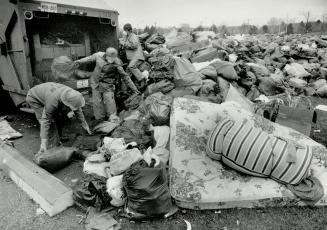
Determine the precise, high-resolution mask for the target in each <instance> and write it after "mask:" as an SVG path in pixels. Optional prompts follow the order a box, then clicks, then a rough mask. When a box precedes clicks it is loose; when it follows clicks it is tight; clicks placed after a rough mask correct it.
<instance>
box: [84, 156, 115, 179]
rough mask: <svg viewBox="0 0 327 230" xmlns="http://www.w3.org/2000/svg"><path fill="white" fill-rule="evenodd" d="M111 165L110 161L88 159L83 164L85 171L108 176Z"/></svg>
mask: <svg viewBox="0 0 327 230" xmlns="http://www.w3.org/2000/svg"><path fill="white" fill-rule="evenodd" d="M109 166H110V164H109V162H91V161H89V160H87V159H86V160H85V161H84V164H83V172H84V173H86V174H96V175H98V176H102V177H106V178H108V176H109V175H108V173H107V171H108V170H109Z"/></svg>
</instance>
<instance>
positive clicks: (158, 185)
mask: <svg viewBox="0 0 327 230" xmlns="http://www.w3.org/2000/svg"><path fill="white" fill-rule="evenodd" d="M123 186H124V188H125V191H126V195H127V205H126V209H127V210H128V212H129V214H130V217H131V218H132V219H144V218H154V217H163V216H164V215H165V214H167V213H169V211H170V210H171V209H172V202H171V197H170V193H169V189H168V180H167V175H166V171H165V169H164V168H162V167H157V168H150V167H149V166H148V164H147V163H146V162H145V161H144V160H141V161H138V162H136V163H135V164H133V165H131V167H130V168H129V169H128V170H127V171H126V172H125V174H124V177H123Z"/></svg>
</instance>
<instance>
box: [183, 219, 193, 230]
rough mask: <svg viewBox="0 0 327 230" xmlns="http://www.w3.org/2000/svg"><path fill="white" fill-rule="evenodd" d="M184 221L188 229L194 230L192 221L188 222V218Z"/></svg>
mask: <svg viewBox="0 0 327 230" xmlns="http://www.w3.org/2000/svg"><path fill="white" fill-rule="evenodd" d="M184 222H185V223H186V229H187V230H192V225H191V223H190V222H188V221H187V220H184Z"/></svg>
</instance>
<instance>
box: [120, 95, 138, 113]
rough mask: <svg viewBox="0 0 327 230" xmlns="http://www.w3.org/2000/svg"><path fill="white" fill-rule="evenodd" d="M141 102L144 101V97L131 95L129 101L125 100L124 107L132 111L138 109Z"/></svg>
mask: <svg viewBox="0 0 327 230" xmlns="http://www.w3.org/2000/svg"><path fill="white" fill-rule="evenodd" d="M141 101H142V96H141V95H139V94H137V93H135V94H133V95H131V96H130V97H129V98H127V100H125V102H124V106H125V108H126V109H128V110H130V109H132V110H133V109H136V108H137V107H139V105H140V102H141Z"/></svg>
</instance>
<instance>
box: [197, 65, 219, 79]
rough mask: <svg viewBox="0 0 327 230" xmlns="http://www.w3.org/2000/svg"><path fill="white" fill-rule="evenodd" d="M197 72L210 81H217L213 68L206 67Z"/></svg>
mask: <svg viewBox="0 0 327 230" xmlns="http://www.w3.org/2000/svg"><path fill="white" fill-rule="evenodd" d="M199 72H200V73H201V74H203V75H205V76H207V77H209V78H211V79H214V80H216V79H217V76H218V74H217V71H216V69H215V68H214V67H213V66H207V67H204V68H202V69H200V70H199Z"/></svg>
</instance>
